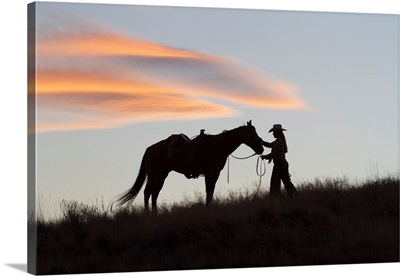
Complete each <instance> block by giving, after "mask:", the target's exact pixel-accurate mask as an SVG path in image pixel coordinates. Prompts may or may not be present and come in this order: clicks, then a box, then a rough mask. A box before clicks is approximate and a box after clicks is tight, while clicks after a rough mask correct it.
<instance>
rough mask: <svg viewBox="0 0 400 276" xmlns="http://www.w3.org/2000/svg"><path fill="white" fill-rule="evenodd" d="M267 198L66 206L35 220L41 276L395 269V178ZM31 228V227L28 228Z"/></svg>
mask: <svg viewBox="0 0 400 276" xmlns="http://www.w3.org/2000/svg"><path fill="white" fill-rule="evenodd" d="M298 190H299V194H298V196H297V197H296V198H295V199H294V200H290V199H289V198H288V197H286V196H282V198H279V199H276V200H271V199H270V198H269V195H268V194H267V193H257V194H252V193H251V192H249V193H247V194H241V195H239V194H238V195H231V196H229V197H228V198H225V199H217V200H216V202H215V204H214V205H213V206H212V207H211V208H206V207H205V206H204V205H203V203H202V202H200V200H199V201H198V202H183V203H180V204H179V205H178V204H175V205H172V206H162V207H160V211H159V215H158V217H152V216H149V215H146V214H145V213H144V212H143V210H142V209H141V208H139V209H138V208H136V209H134V208H123V209H117V210H113V209H112V208H111V207H110V208H98V207H93V206H87V205H84V204H80V203H78V202H64V203H63V206H62V211H63V218H62V219H60V220H57V221H38V222H37V224H36V226H37V248H38V249H37V259H38V261H37V273H38V274H59V273H63V274H65V273H85V272H86V273H96V272H112V271H114V272H126V271H148V270H180V269H203V268H235V267H259V266H291V265H314V264H319V265H320V264H350V263H369V262H398V261H399V178H398V177H386V178H382V179H377V180H373V181H367V182H365V183H361V184H355V183H349V182H348V181H347V180H346V179H327V180H315V181H314V182H313V183H308V184H303V185H301V186H300V187H298ZM30 227H35V225H34V224H32V223H31V224H30Z"/></svg>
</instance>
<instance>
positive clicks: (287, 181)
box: [280, 161, 297, 197]
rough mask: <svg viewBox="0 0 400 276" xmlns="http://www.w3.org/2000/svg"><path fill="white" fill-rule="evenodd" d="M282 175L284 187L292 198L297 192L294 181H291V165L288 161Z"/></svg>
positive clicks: (284, 165) (281, 171)
mask: <svg viewBox="0 0 400 276" xmlns="http://www.w3.org/2000/svg"><path fill="white" fill-rule="evenodd" d="M280 173H281V175H280V177H281V179H282V182H283V185H284V186H285V190H286V191H287V193H288V194H289V196H290V197H293V196H294V195H295V194H296V193H297V190H296V188H295V187H294V185H293V183H292V181H291V180H290V174H289V163H288V162H287V161H285V162H284V163H283V164H282V168H281V170H280Z"/></svg>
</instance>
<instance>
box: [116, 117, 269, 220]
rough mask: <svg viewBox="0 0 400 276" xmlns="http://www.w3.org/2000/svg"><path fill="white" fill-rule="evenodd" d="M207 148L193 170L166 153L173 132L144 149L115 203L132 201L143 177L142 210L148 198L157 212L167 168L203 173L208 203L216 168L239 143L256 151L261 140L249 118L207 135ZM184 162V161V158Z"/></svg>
mask: <svg viewBox="0 0 400 276" xmlns="http://www.w3.org/2000/svg"><path fill="white" fill-rule="evenodd" d="M202 135H206V136H207V148H206V149H204V150H203V151H202V152H201V153H200V154H198V156H196V159H195V166H196V172H193V164H191V163H192V162H189V161H188V160H186V161H187V162H182V160H180V161H179V160H177V159H176V158H171V157H170V156H169V154H168V153H169V150H170V148H169V146H170V143H171V141H172V139H174V138H176V136H177V135H171V136H170V137H168V138H167V139H165V140H162V141H160V142H158V143H156V144H154V145H152V146H150V147H148V148H147V149H146V152H145V153H144V155H143V159H142V163H141V165H140V170H139V175H138V176H137V179H136V181H135V183H134V185H133V186H132V187H131V188H130V189H129V190H128V191H126V192H125V193H123V194H122V195H121V196H120V197H119V199H118V200H117V202H118V203H119V205H124V204H125V203H132V201H133V200H134V199H135V198H136V196H137V194H138V193H139V191H140V189H141V188H142V186H143V184H144V182H145V180H146V177H147V184H146V188H145V190H144V206H145V210H146V211H148V210H149V198H150V196H151V200H152V211H153V213H155V214H156V213H157V198H158V194H159V193H160V190H161V188H162V187H163V185H164V181H165V179H166V178H167V176H168V174H169V173H170V172H171V171H176V172H178V173H181V174H185V175H186V176H187V177H188V175H193V174H194V173H196V174H197V176H198V175H199V174H201V175H204V178H205V184H206V193H207V196H206V205H207V206H208V205H210V204H211V202H212V198H213V194H214V188H215V183H216V182H217V180H218V177H219V174H220V171H221V170H222V169H223V168H224V166H225V163H226V160H227V157H228V156H229V155H230V154H231V153H232V152H234V151H235V150H236V149H237V148H238V147H239V146H240V145H241V144H245V145H247V146H248V147H250V148H251V149H253V150H254V152H255V153H256V154H261V153H262V152H263V151H264V148H263V146H262V143H261V142H262V140H261V138H260V137H259V136H258V135H257V132H256V129H255V127H254V126H253V125H252V124H251V120H250V121H249V122H247V125H244V126H240V127H238V128H235V129H232V130H227V131H224V132H222V133H220V134H218V135H207V134H202ZM184 161H185V160H184Z"/></svg>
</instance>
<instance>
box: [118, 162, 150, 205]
mask: <svg viewBox="0 0 400 276" xmlns="http://www.w3.org/2000/svg"><path fill="white" fill-rule="evenodd" d="M146 176H147V172H146V166H145V164H144V157H143V159H142V163H141V165H140V170H139V175H138V176H137V178H136V181H135V184H133V186H132V188H130V189H129V190H128V191H126V192H125V193H123V194H122V195H121V196H120V197H119V199H118V200H117V203H118V205H120V206H122V205H124V204H125V203H129V204H130V203H132V202H133V201H134V200H135V198H136V196H137V194H138V193H139V192H140V189H141V188H142V186H143V184H144V181H145V180H146Z"/></svg>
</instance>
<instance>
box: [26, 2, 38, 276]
mask: <svg viewBox="0 0 400 276" xmlns="http://www.w3.org/2000/svg"><path fill="white" fill-rule="evenodd" d="M27 13H28V26H27V36H28V39H27V41H28V42H27V43H28V45H27V50H28V53H27V61H28V68H27V71H28V72H27V74H28V75H27V77H28V81H27V92H28V93H27V105H28V106H27V109H28V110H27V111H28V112H27V115H28V118H27V128H28V129H27V143H28V145H27V146H28V159H27V160H28V164H27V165H28V174H27V176H28V179H27V180H28V210H27V212H28V221H27V227H28V229H27V233H28V237H27V238H28V244H27V247H28V250H27V253H28V256H27V263H28V265H27V270H28V271H27V272H28V273H31V274H36V264H37V228H36V218H37V216H36V215H37V214H36V3H35V2H33V3H29V4H28V5H27Z"/></svg>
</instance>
